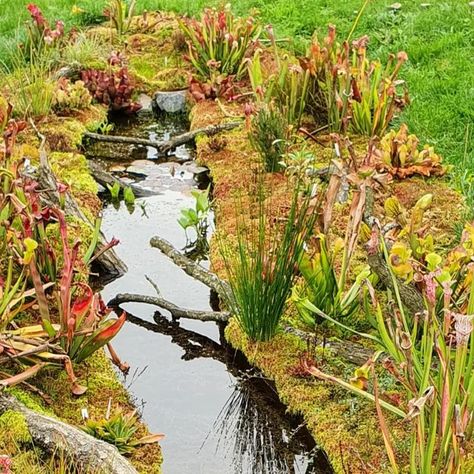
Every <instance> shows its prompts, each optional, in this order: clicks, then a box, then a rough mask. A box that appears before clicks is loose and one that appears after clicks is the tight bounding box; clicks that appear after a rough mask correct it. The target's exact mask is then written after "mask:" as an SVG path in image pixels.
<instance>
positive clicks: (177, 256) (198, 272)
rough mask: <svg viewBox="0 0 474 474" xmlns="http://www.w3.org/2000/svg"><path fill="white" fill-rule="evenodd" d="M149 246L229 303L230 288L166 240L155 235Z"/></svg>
mask: <svg viewBox="0 0 474 474" xmlns="http://www.w3.org/2000/svg"><path fill="white" fill-rule="evenodd" d="M150 245H151V246H152V247H154V248H157V249H159V250H160V251H161V252H162V253H164V254H165V255H166V256H167V257H168V258H170V259H171V260H172V261H173V262H174V263H175V265H177V266H178V267H180V268H181V269H182V270H184V272H185V273H187V274H188V275H189V276H191V277H193V278H194V279H196V280H198V281H200V282H201V283H204V285H206V286H207V287H209V288H210V289H211V290H214V291H215V292H216V293H217V294H218V295H219V296H220V298H221V299H222V300H223V301H229V299H230V298H231V297H232V296H231V295H232V292H231V289H230V286H229V284H228V283H227V282H226V281H224V280H221V279H220V278H219V277H218V276H217V275H216V274H215V273H212V272H210V271H209V270H206V269H205V268H204V267H202V266H201V265H199V264H198V263H196V262H195V261H194V260H191V259H190V258H188V257H186V255H184V254H183V253H181V252H180V251H179V250H177V249H176V248H175V247H174V246H173V245H172V244H171V243H170V242H168V241H167V240H166V239H163V238H162V237H159V236H158V235H156V236H154V237H152V238H151V240H150Z"/></svg>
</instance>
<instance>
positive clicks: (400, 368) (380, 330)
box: [305, 230, 474, 474]
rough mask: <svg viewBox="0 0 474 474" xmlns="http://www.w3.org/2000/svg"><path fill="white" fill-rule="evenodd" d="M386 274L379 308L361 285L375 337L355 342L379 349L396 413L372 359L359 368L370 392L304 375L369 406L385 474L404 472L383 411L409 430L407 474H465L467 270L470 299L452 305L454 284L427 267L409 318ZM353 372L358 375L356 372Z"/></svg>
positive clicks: (470, 411)
mask: <svg viewBox="0 0 474 474" xmlns="http://www.w3.org/2000/svg"><path fill="white" fill-rule="evenodd" d="M374 237H375V238H374ZM380 251H382V252H383V255H384V258H385V261H386V262H388V261H389V255H388V252H387V248H386V245H385V243H384V241H383V239H382V242H381V243H380V242H379V239H378V231H377V230H375V231H374V234H373V239H372V240H371V245H370V247H369V252H380ZM387 268H388V271H389V273H390V276H391V281H392V290H388V291H387V293H388V301H387V302H386V303H384V304H383V305H382V304H381V303H380V302H379V301H378V300H377V298H376V296H375V292H374V290H373V288H372V287H371V285H370V283H369V282H367V286H368V288H369V293H370V295H371V300H372V303H373V308H374V312H375V314H374V315H373V316H374V318H373V319H374V320H375V328H376V334H362V333H359V335H361V336H365V337H368V338H370V339H371V340H372V341H374V342H376V343H377V344H378V345H379V346H380V349H381V352H379V353H378V354H377V357H378V358H379V359H380V358H381V357H382V358H383V356H382V354H383V355H384V356H385V358H384V359H383V364H382V365H383V368H384V369H385V371H387V372H388V373H389V374H390V375H391V376H392V377H393V378H394V379H395V380H396V381H397V382H398V384H399V386H400V390H401V393H402V401H401V402H400V406H395V405H392V404H389V403H387V402H386V401H384V400H382V399H381V398H380V395H379V391H380V389H379V387H378V383H377V377H376V376H375V373H376V371H375V368H374V367H375V362H374V360H371V361H369V363H368V364H366V365H365V367H364V369H365V377H366V378H367V379H369V377H370V373H372V374H373V376H374V377H373V380H374V382H373V393H370V392H369V391H368V384H365V386H364V387H361V385H360V384H358V383H357V382H358V381H359V379H360V377H359V378H358V379H357V380H356V379H352V381H351V382H353V383H352V384H351V383H348V382H345V381H343V380H340V379H337V378H335V377H332V376H330V375H327V374H323V373H322V372H320V371H319V370H318V369H316V368H315V367H308V368H307V369H308V372H309V373H311V374H313V375H315V376H317V377H319V378H321V379H324V380H328V381H331V382H335V383H338V384H339V385H342V386H343V387H345V388H348V389H349V390H351V391H352V392H354V393H357V394H359V395H362V396H364V397H365V398H368V399H371V400H373V401H374V403H375V404H376V407H377V413H378V416H379V421H380V427H381V431H382V434H383V437H384V442H385V446H386V450H387V455H388V458H389V460H390V464H391V468H392V472H394V473H399V472H406V469H405V468H406V465H405V463H401V462H400V459H401V457H400V455H399V453H398V455H397V452H396V451H397V449H396V447H395V446H394V444H393V441H392V437H391V434H390V432H389V429H388V424H387V423H386V422H385V419H384V416H385V415H384V413H383V411H382V408H384V409H388V410H389V411H390V412H392V413H394V414H396V415H399V416H403V419H404V422H405V423H406V424H407V427H409V428H410V433H411V434H410V445H409V446H410V452H409V472H410V473H412V474H441V473H443V474H461V473H465V472H467V471H466V470H465V462H466V455H467V452H468V450H469V447H470V446H471V448H472V442H473V431H474V334H473V325H474V278H473V276H474V269H473V268H472V267H470V266H468V265H466V266H465V267H464V268H463V269H462V272H464V277H465V278H467V279H469V280H470V294H469V295H467V296H466V294H463V296H462V298H461V299H459V300H458V299H457V298H456V297H455V296H453V295H456V291H453V290H455V287H456V283H455V280H456V279H457V277H453V278H452V280H446V279H445V278H444V276H445V274H444V273H443V278H441V279H440V278H439V276H440V275H441V269H438V268H435V267H432V268H430V269H428V268H426V269H425V270H424V272H423V273H420V275H419V277H420V278H421V282H422V284H421V296H422V298H423V302H424V307H425V310H424V311H423V312H422V313H419V314H409V313H408V311H407V310H406V308H405V306H404V304H403V301H402V299H401V296H400V285H401V283H400V281H399V280H398V279H397V278H396V276H395V275H394V273H393V271H392V270H391V269H390V267H389V266H388V267H387ZM441 280H442V281H441ZM440 289H441V291H439V290H440ZM305 305H306V308H307V309H308V310H312V311H314V312H315V313H316V314H318V315H319V316H321V317H323V318H327V319H330V320H331V321H332V322H334V323H336V324H340V325H342V323H341V322H339V321H337V320H335V319H333V318H330V317H328V316H327V315H325V314H324V313H322V312H321V311H320V310H319V309H318V308H316V307H315V306H314V305H313V304H312V303H310V302H309V301H306V303H305ZM344 327H345V328H346V329H349V330H352V331H353V329H351V328H348V327H346V326H344ZM354 332H355V331H354ZM358 371H359V376H360V369H358Z"/></svg>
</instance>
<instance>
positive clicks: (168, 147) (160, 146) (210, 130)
mask: <svg viewBox="0 0 474 474" xmlns="http://www.w3.org/2000/svg"><path fill="white" fill-rule="evenodd" d="M240 125H242V122H229V123H223V124H220V125H210V126H208V127H204V128H197V129H196V130H191V131H189V132H186V133H183V134H182V135H178V136H176V137H173V138H170V139H169V140H166V141H162V142H157V141H155V140H148V139H146V138H137V137H125V136H121V135H101V134H99V133H92V132H86V133H85V134H84V136H85V137H87V138H90V139H92V140H97V141H100V142H109V143H122V144H124V143H125V144H127V143H128V144H131V145H142V146H150V147H152V148H156V150H157V151H158V153H159V154H161V155H166V154H168V153H169V152H170V151H172V150H174V149H175V148H177V147H178V146H181V145H184V144H186V143H188V142H191V141H193V140H194V139H195V138H196V137H197V136H198V135H207V136H212V135H216V134H217V133H220V132H224V131H228V130H233V129H234V128H237V127H239V126H240Z"/></svg>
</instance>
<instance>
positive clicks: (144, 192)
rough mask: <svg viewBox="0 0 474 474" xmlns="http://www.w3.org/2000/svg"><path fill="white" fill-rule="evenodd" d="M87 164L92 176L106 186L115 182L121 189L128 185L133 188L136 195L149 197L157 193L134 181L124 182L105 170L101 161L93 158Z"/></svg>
mask: <svg viewBox="0 0 474 474" xmlns="http://www.w3.org/2000/svg"><path fill="white" fill-rule="evenodd" d="M87 164H88V166H89V170H90V172H91V175H92V177H93V178H94V179H95V180H96V181H97V182H98V183H99V184H101V185H102V186H104V188H107V186H113V185H114V184H115V183H118V185H119V186H120V189H122V190H123V189H125V188H127V187H129V188H131V190H132V191H133V194H134V195H135V197H147V196H155V195H156V194H157V193H156V192H154V191H151V190H150V189H146V188H142V187H141V186H137V185H136V184H133V183H130V184H129V183H124V182H123V181H122V180H121V179H120V178H117V177H116V176H114V175H112V174H110V173H108V172H107V171H105V170H104V169H103V168H102V167H101V166H100V164H99V163H97V162H96V161H93V160H87Z"/></svg>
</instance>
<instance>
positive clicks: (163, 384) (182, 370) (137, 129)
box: [89, 117, 332, 474]
mask: <svg viewBox="0 0 474 474" xmlns="http://www.w3.org/2000/svg"><path fill="white" fill-rule="evenodd" d="M184 131H186V123H183V121H182V120H180V119H179V118H178V119H174V118H169V117H167V118H165V119H151V118H149V119H140V120H139V121H135V122H133V123H122V124H120V125H118V127H117V128H116V130H115V131H114V133H116V134H133V135H135V136H141V137H146V138H152V139H157V140H160V139H162V138H163V139H166V138H168V136H169V135H170V134H171V135H175V134H179V133H182V132H184ZM111 150H112V149H111V148H110V147H99V146H94V148H91V149H90V150H89V158H91V159H100V160H102V161H103V162H104V163H105V165H106V167H107V168H108V169H109V170H115V171H118V172H122V171H123V167H128V166H130V165H131V166H132V168H129V171H131V173H130V175H131V176H133V177H135V178H136V180H137V182H138V184H140V185H143V186H147V187H149V188H150V189H153V190H155V191H157V193H159V194H157V195H155V196H151V197H147V198H141V199H137V201H136V203H135V206H134V209H130V208H127V206H125V204H124V203H123V202H122V203H120V205H119V206H117V205H113V204H105V207H104V211H103V230H104V232H105V234H106V235H107V236H108V237H109V238H111V237H117V238H118V239H119V240H120V245H119V246H118V247H117V248H116V250H117V253H118V255H119V256H120V257H121V258H122V259H123V260H124V262H125V263H126V264H127V266H128V273H127V274H126V275H125V276H123V277H122V278H120V279H118V280H115V281H113V282H111V283H108V284H106V285H105V287H104V289H103V291H102V294H103V297H104V300H105V301H108V300H110V299H111V298H112V297H114V296H115V295H116V294H117V293H124V292H130V293H142V294H149V295H153V294H154V289H153V288H152V286H151V285H150V283H149V282H148V281H147V280H146V278H145V275H147V276H148V277H150V278H151V279H152V280H153V281H154V282H156V283H157V285H158V287H159V288H160V291H161V293H162V295H163V296H164V297H165V298H166V299H168V300H171V301H173V302H174V303H176V304H178V305H180V306H183V307H185V308H194V309H202V310H206V309H210V306H209V299H210V294H209V289H208V288H206V287H205V286H204V285H202V284H200V283H199V282H196V281H194V280H193V279H192V278H190V277H188V276H187V275H186V274H185V273H184V272H183V271H182V270H180V269H179V268H178V267H176V266H175V265H174V264H173V263H172V262H171V261H170V260H169V259H168V258H167V257H165V256H163V255H162V254H161V253H160V252H159V251H158V250H157V249H153V248H151V247H150V245H149V240H150V238H151V237H152V236H153V235H160V236H162V237H164V238H165V239H167V240H169V241H170V242H171V243H173V244H174V245H175V246H176V247H177V248H182V247H184V245H185V243H186V241H185V236H184V232H183V230H182V229H181V228H180V227H179V225H178V223H177V218H178V216H179V214H180V210H181V209H182V208H184V207H192V206H193V205H194V199H193V198H192V197H191V195H190V190H191V189H193V188H194V187H195V186H196V182H195V181H194V180H193V172H194V171H196V169H195V165H194V164H193V163H192V162H190V163H187V164H183V165H182V164H178V163H171V162H167V163H163V162H161V163H160V162H159V161H158V160H155V161H145V160H146V159H148V160H149V159H150V158H151V159H154V158H156V156H155V151H154V150H153V149H151V148H149V149H145V148H144V147H141V148H140V147H126V148H125V149H124V148H122V149H121V152H120V153H119V152H117V151H115V150H116V149H115V148H114V149H113V151H111ZM191 154H192V149H190V148H186V147H180V148H179V149H178V150H177V152H176V155H177V158H178V159H180V160H182V159H186V158H189V157H190V156H191ZM137 160H138V161H137ZM132 163H133V164H132ZM204 264H205V263H204ZM124 309H126V310H127V312H128V313H129V318H128V322H127V323H126V325H125V327H124V328H123V330H122V331H121V332H120V333H119V335H118V336H117V337H116V338H115V340H114V347H115V349H116V350H117V352H118V353H119V355H120V357H121V358H122V359H123V360H125V361H127V362H128V363H129V364H130V366H131V371H130V374H129V375H128V377H127V378H126V379H124V384H125V385H126V386H127V388H128V389H129V391H130V393H131V394H132V396H133V397H134V399H135V401H136V404H137V406H138V407H139V408H140V409H141V411H142V414H143V418H144V420H145V422H146V423H147V424H148V426H149V428H150V430H151V431H152V432H159V433H164V434H165V435H166V438H165V439H164V440H163V441H162V442H161V447H162V450H163V456H164V463H163V473H164V474H200V473H202V474H234V473H235V474H237V473H239V474H240V473H242V474H260V473H262V474H266V473H269V474H285V473H305V474H310V473H316V474H322V473H331V472H332V470H331V468H330V466H329V464H328V462H327V460H326V457H325V455H324V453H322V452H321V451H320V450H319V449H318V448H317V447H316V445H315V443H314V440H313V439H312V437H311V436H310V435H309V432H308V431H307V429H306V428H305V426H304V425H302V424H301V420H298V419H296V418H294V417H290V416H287V415H286V414H285V407H284V405H282V404H281V403H280V402H279V401H278V397H277V396H276V393H275V391H274V388H273V386H272V384H271V383H270V382H269V381H267V380H265V379H264V378H262V377H261V375H260V374H259V373H258V372H256V371H255V370H253V369H252V368H251V367H249V365H248V363H247V362H246V360H245V358H244V357H243V356H242V355H241V354H239V353H236V352H235V351H232V350H230V349H229V348H228V347H227V345H226V344H225V341H224V338H223V336H222V331H221V330H220V328H219V327H218V326H217V325H216V324H214V323H203V322H199V321H184V320H182V321H180V322H179V323H175V322H172V321H171V320H170V319H169V318H168V315H167V313H166V312H164V311H163V312H162V313H160V312H157V308H155V307H152V306H148V305H143V304H126V305H124Z"/></svg>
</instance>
